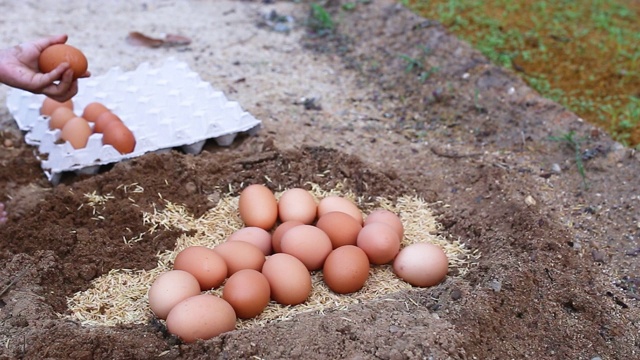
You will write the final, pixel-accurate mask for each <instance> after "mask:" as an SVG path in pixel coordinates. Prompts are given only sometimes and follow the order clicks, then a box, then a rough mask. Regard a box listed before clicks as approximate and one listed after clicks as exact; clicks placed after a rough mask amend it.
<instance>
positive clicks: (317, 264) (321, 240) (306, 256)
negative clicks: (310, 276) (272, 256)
mask: <svg viewBox="0 0 640 360" xmlns="http://www.w3.org/2000/svg"><path fill="white" fill-rule="evenodd" d="M280 246H281V248H282V252H283V253H286V254H289V255H293V256H295V257H296V258H298V259H299V260H300V261H302V263H303V264H304V265H305V266H306V267H307V269H308V270H318V269H320V268H322V265H323V264H324V260H325V259H326V258H327V256H329V253H330V252H331V250H333V246H332V245H331V239H329V236H328V235H327V234H325V232H324V231H322V230H320V229H318V228H317V227H315V226H313V225H299V226H295V227H293V228H291V229H289V230H288V231H287V232H286V233H285V234H284V235H282V242H281V243H280Z"/></svg>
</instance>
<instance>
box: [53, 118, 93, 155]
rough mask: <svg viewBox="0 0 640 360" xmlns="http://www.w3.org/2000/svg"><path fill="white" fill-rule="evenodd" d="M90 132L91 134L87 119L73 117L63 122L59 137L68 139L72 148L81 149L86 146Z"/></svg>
mask: <svg viewBox="0 0 640 360" xmlns="http://www.w3.org/2000/svg"><path fill="white" fill-rule="evenodd" d="M91 134H93V130H91V126H90V125H89V123H88V122H87V120H85V119H83V118H81V117H74V118H71V119H69V120H68V121H67V122H66V123H65V124H64V126H63V127H62V131H61V132H60V138H61V139H62V140H64V141H68V142H69V143H70V144H71V146H73V148H74V149H82V148H84V147H85V146H87V142H88V141H89V136H91Z"/></svg>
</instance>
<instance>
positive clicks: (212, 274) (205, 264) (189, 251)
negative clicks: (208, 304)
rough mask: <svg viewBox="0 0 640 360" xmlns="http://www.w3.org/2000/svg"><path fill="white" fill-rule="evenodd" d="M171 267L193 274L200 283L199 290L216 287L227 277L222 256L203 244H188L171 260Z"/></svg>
mask: <svg viewBox="0 0 640 360" xmlns="http://www.w3.org/2000/svg"><path fill="white" fill-rule="evenodd" d="M173 269H174V270H184V271H186V272H188V273H190V274H191V275H193V276H194V277H195V278H196V279H197V280H198V283H199V284H200V290H210V289H214V288H217V287H219V286H220V285H222V283H223V282H224V280H225V279H226V278H227V263H226V262H225V261H224V258H222V256H220V255H219V254H218V253H217V252H215V251H213V250H212V249H210V248H208V247H205V246H189V247H187V248H185V249H184V250H182V251H180V252H179V253H178V255H177V256H176V258H175V260H174V261H173Z"/></svg>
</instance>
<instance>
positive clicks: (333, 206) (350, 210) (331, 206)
mask: <svg viewBox="0 0 640 360" xmlns="http://www.w3.org/2000/svg"><path fill="white" fill-rule="evenodd" d="M331 211H342V212H343V213H347V214H349V215H351V216H353V218H354V219H356V221H357V222H358V223H359V224H362V211H360V209H358V207H357V206H356V204H354V203H353V201H351V200H349V199H347V198H343V197H341V196H335V195H334V196H327V197H326V198H324V199H322V200H320V203H319V204H318V217H319V218H320V217H322V215H324V214H326V213H328V212H331Z"/></svg>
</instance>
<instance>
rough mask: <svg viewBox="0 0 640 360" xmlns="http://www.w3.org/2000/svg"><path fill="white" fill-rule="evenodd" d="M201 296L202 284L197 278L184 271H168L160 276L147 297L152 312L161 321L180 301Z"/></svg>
mask: <svg viewBox="0 0 640 360" xmlns="http://www.w3.org/2000/svg"><path fill="white" fill-rule="evenodd" d="M198 294H200V284H199V283H198V279H196V278H195V276H193V275H191V274H189V273H188V272H186V271H182V270H171V271H167V272H165V273H163V274H161V275H160V276H158V277H157V278H156V279H155V281H154V282H153V284H151V287H150V288H149V292H148V294H147V297H148V298H149V306H150V307H151V311H153V313H154V314H155V315H156V316H157V317H158V318H160V319H166V318H167V315H168V314H169V311H170V310H171V309H172V308H173V307H174V306H175V305H176V304H177V303H179V302H180V301H182V300H184V299H186V298H188V297H191V296H195V295H198Z"/></svg>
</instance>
